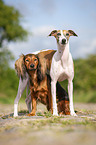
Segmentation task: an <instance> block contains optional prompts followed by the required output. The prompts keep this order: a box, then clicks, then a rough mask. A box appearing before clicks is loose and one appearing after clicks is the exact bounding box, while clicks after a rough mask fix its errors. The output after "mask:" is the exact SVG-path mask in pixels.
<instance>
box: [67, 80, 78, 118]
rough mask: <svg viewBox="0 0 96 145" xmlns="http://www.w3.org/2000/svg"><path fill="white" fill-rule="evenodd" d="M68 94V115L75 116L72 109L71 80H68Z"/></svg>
mask: <svg viewBox="0 0 96 145" xmlns="http://www.w3.org/2000/svg"><path fill="white" fill-rule="evenodd" d="M68 94H69V101H70V114H71V115H72V116H77V115H76V113H75V112H74V107H73V82H72V80H68Z"/></svg>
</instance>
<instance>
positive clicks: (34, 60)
mask: <svg viewBox="0 0 96 145" xmlns="http://www.w3.org/2000/svg"><path fill="white" fill-rule="evenodd" d="M24 64H25V67H26V70H29V71H32V70H36V69H37V66H38V64H39V60H38V57H37V56H36V55H34V54H27V55H25V56H24Z"/></svg>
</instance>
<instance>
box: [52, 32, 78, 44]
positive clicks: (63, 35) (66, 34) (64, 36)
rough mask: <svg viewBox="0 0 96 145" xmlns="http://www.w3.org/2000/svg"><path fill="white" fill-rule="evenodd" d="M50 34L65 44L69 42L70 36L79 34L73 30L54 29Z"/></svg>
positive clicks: (58, 41) (59, 42)
mask: <svg viewBox="0 0 96 145" xmlns="http://www.w3.org/2000/svg"><path fill="white" fill-rule="evenodd" d="M49 36H54V37H55V38H56V40H57V43H58V44H59V45H61V46H63V45H66V44H67V43H68V41H69V37H70V36H77V34H76V33H75V32H74V31H72V30H53V31H52V32H51V33H50V34H49Z"/></svg>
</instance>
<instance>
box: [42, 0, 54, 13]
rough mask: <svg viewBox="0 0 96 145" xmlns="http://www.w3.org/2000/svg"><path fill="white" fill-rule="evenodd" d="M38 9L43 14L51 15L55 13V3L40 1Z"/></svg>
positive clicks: (50, 0) (45, 0) (49, 0)
mask: <svg viewBox="0 0 96 145" xmlns="http://www.w3.org/2000/svg"><path fill="white" fill-rule="evenodd" d="M40 8H41V10H42V11H43V12H45V13H47V14H51V15H52V14H53V13H55V11H56V1H55V0H41V1H40Z"/></svg>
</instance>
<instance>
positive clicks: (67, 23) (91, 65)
mask: <svg viewBox="0 0 96 145" xmlns="http://www.w3.org/2000/svg"><path fill="white" fill-rule="evenodd" d="M55 29H57V30H60V29H64V30H65V29H66V30H70V29H71V30H73V31H74V32H75V33H76V34H77V35H78V37H71V38H70V51H71V53H72V56H73V59H74V68H75V77H74V101H75V102H86V103H90V102H91V103H96V0H81V1H77V0H68V1H65V0H59V1H58V0H27V1H26V0H15V1H13V0H0V103H4V104H5V103H6V104H7V103H14V99H15V97H16V93H17V89H18V81H19V79H18V77H17V75H16V73H15V70H14V63H15V61H16V59H18V58H19V56H20V55H21V54H22V53H23V54H27V53H32V52H34V51H37V50H42V49H48V48H49V49H55V50H56V49H57V46H56V40H55V38H54V37H47V36H48V34H49V33H50V32H51V31H52V30H55ZM61 84H62V86H63V87H64V88H66V90H67V81H64V82H61ZM25 97H26V95H25V92H24V94H23V97H22V99H21V101H24V100H25Z"/></svg>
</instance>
